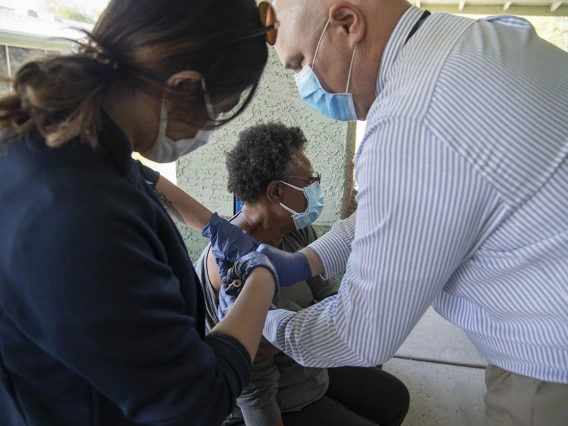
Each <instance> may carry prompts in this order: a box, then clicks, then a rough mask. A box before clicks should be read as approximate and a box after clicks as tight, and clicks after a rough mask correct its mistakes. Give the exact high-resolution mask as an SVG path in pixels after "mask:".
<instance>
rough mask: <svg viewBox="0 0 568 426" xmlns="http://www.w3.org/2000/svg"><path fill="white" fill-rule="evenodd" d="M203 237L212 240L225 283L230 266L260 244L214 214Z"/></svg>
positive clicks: (220, 273)
mask: <svg viewBox="0 0 568 426" xmlns="http://www.w3.org/2000/svg"><path fill="white" fill-rule="evenodd" d="M201 235H202V236H204V237H207V238H209V239H210V240H211V253H213V256H214V257H215V262H216V263H217V266H218V267H219V275H221V280H223V282H224V281H225V277H226V276H227V271H228V270H229V265H230V264H231V263H234V262H236V261H237V260H238V259H239V258H241V257H242V256H244V255H246V254H248V253H250V252H252V251H255V250H256V248H257V247H258V246H259V245H260V243H259V242H258V241H257V240H255V239H254V238H253V237H251V236H250V235H249V234H248V233H246V232H245V231H243V230H242V229H240V228H239V227H238V226H236V225H233V224H231V223H229V221H227V220H225V219H223V218H220V217H219V215H218V214H217V213H213V216H211V219H209V223H207V225H206V226H205V228H203V231H201Z"/></svg>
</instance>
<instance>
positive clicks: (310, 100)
mask: <svg viewBox="0 0 568 426" xmlns="http://www.w3.org/2000/svg"><path fill="white" fill-rule="evenodd" d="M329 23H330V21H329V20H328V21H327V24H325V28H324V29H323V32H322V33H321V36H320V39H319V42H318V45H317V47H316V52H315V54H314V60H313V61H312V66H309V65H305V66H304V68H303V69H302V71H300V72H299V73H297V74H295V75H294V78H295V79H296V86H298V91H299V92H300V96H301V97H302V99H303V100H304V101H305V102H306V103H307V104H308V105H309V106H311V107H312V108H314V109H315V110H316V111H318V112H320V113H321V114H323V115H326V116H327V117H329V118H333V119H334V120H340V121H355V120H357V113H356V112H355V103H354V102H353V95H352V94H351V93H348V92H349V83H350V82H351V71H352V70H353V61H354V60H355V52H356V51H357V45H355V49H353V56H352V57H351V65H350V66H349V75H348V77H347V87H346V88H345V93H329V92H327V91H326V90H325V89H324V88H323V87H322V85H321V83H320V82H319V80H318V78H317V77H316V75H315V74H314V64H315V63H316V57H317V55H318V51H319V48H320V46H321V42H322V40H323V36H324V34H325V32H326V30H327V27H328V26H329Z"/></svg>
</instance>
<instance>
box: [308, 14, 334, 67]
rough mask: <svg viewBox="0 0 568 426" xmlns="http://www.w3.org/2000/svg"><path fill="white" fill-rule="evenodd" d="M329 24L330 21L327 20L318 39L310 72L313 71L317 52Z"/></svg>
mask: <svg viewBox="0 0 568 426" xmlns="http://www.w3.org/2000/svg"><path fill="white" fill-rule="evenodd" d="M330 22H331V21H330V20H329V19H328V20H327V22H326V24H325V27H323V31H322V33H321V36H320V39H319V41H318V45H317V46H316V51H315V53H314V60H313V61H312V71H313V70H314V69H315V67H314V65H315V63H316V58H317V56H318V52H319V50H320V46H321V42H322V41H323V36H324V35H325V32H326V31H327V27H329V24H330Z"/></svg>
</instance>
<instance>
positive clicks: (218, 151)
mask: <svg viewBox="0 0 568 426" xmlns="http://www.w3.org/2000/svg"><path fill="white" fill-rule="evenodd" d="M268 121H281V122H283V123H284V124H287V125H295V126H299V127H300V128H301V129H302V130H303V131H304V133H305V134H306V137H307V139H308V145H307V153H308V156H309V158H310V160H311V161H312V163H313V167H314V170H315V171H318V172H320V173H321V174H322V186H323V189H324V191H325V197H326V198H325V208H324V210H323V213H322V215H321V217H320V219H319V220H318V221H317V222H316V225H318V226H317V229H318V232H320V233H322V232H325V231H326V229H329V226H330V225H331V224H332V223H333V222H334V221H336V220H337V219H340V218H342V216H343V213H344V211H345V205H344V204H345V200H346V198H347V195H348V192H349V182H350V181H351V179H352V177H351V175H352V159H353V154H354V149H355V125H353V124H350V125H348V124H346V123H341V122H336V121H333V120H330V119H328V118H326V117H324V116H322V115H321V114H318V113H317V112H315V111H313V110H312V109H311V108H310V107H308V106H307V105H306V104H305V103H304V102H303V101H302V99H301V98H300V96H299V95H298V92H297V89H296V84H295V82H294V78H293V76H292V75H291V74H290V73H289V72H287V71H285V70H284V69H283V67H282V65H281V64H280V61H279V60H278V56H277V55H276V52H275V51H274V50H273V49H271V54H270V58H269V64H268V66H267V70H266V72H265V74H264V77H263V80H262V82H261V85H260V89H259V91H258V92H257V95H256V97H255V100H254V101H253V103H252V105H251V106H249V108H248V110H247V111H245V113H244V114H243V115H242V116H240V117H239V118H238V119H236V120H235V121H234V122H232V123H230V124H229V125H227V126H226V127H224V128H221V129H219V130H217V131H216V132H215V134H214V135H213V136H212V138H211V140H210V142H209V144H207V145H206V146H205V147H203V148H200V149H199V150H198V151H196V152H194V153H192V154H190V155H188V156H186V157H184V158H182V159H181V160H179V161H178V164H177V183H178V185H179V186H180V187H181V188H182V189H184V190H185V191H187V192H188V193H189V194H191V195H192V196H193V197H195V198H196V199H197V200H199V201H200V202H202V203H203V204H204V205H205V206H207V207H208V208H210V209H211V210H213V211H216V212H218V213H219V214H220V215H221V216H224V217H229V216H231V215H232V213H233V196H232V194H230V193H229V192H228V191H227V177H228V175H227V170H226V168H225V153H226V152H227V151H228V150H230V149H231V148H232V147H233V146H234V144H235V143H236V139H237V135H238V134H239V132H241V131H242V130H244V129H245V128H247V127H249V126H251V125H253V124H257V123H261V122H268ZM180 230H181V232H182V235H183V237H184V239H185V242H186V244H187V246H188V249H189V251H190V254H191V256H192V259H193V260H196V259H197V257H198V256H199V253H201V251H202V250H203V248H204V247H205V246H206V244H207V241H206V240H205V239H204V238H202V237H201V236H200V235H199V234H198V233H197V232H194V231H192V230H191V229H190V228H188V227H186V226H183V225H182V226H181V229H180Z"/></svg>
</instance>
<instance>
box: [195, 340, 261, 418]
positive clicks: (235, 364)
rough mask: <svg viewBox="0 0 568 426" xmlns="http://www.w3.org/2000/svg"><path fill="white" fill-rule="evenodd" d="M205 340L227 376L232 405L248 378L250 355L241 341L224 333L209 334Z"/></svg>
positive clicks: (250, 365) (250, 364)
mask: <svg viewBox="0 0 568 426" xmlns="http://www.w3.org/2000/svg"><path fill="white" fill-rule="evenodd" d="M205 342H206V343H207V344H208V345H209V347H210V348H211V349H212V350H213V352H214V353H215V355H216V357H217V360H218V367H219V368H220V369H221V371H222V372H223V373H225V377H227V378H228V385H229V389H230V394H231V402H232V403H233V405H232V407H234V403H235V401H236V400H237V397H238V396H239V395H240V394H241V392H242V391H243V389H244V388H245V386H246V385H247V383H248V382H249V380H250V370H251V368H252V362H251V359H250V355H249V353H248V351H247V350H246V348H245V347H244V346H243V344H242V343H241V342H239V341H238V340H237V339H235V338H234V337H232V336H228V335H226V334H209V335H208V336H207V337H206V338H205ZM233 378H234V379H233ZM231 409H232V408H231Z"/></svg>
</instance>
